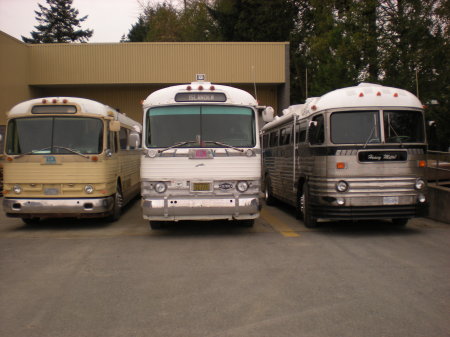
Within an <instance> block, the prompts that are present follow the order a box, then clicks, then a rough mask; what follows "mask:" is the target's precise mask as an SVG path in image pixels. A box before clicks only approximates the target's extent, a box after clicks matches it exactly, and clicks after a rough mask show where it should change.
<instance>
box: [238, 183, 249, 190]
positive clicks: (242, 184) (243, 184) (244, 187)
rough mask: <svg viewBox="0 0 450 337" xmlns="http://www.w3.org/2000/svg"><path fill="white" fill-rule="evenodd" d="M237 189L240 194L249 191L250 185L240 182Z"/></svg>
mask: <svg viewBox="0 0 450 337" xmlns="http://www.w3.org/2000/svg"><path fill="white" fill-rule="evenodd" d="M236 188H237V190H238V191H239V192H245V191H247V190H248V183H247V182H246V181H238V183H237V184H236Z"/></svg>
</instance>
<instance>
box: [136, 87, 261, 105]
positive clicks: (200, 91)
mask: <svg viewBox="0 0 450 337" xmlns="http://www.w3.org/2000/svg"><path fill="white" fill-rule="evenodd" d="M178 94H181V95H183V94H185V95H184V96H183V99H177V100H176V99H175V98H176V96H177V95H178ZM214 94H216V95H214ZM202 95H203V97H205V96H208V95H209V98H206V99H202V97H201V96H202ZM224 95H225V96H224ZM189 96H190V97H191V98H189ZM179 97H181V96H179ZM222 98H223V99H222ZM198 103H211V104H224V103H225V104H237V105H247V106H257V105H258V103H257V101H256V99H255V98H254V97H253V96H252V95H250V94H249V93H248V92H246V91H244V90H241V89H237V88H233V87H229V86H226V85H217V84H211V83H210V82H192V83H191V84H182V85H174V86H171V87H167V88H163V89H160V90H157V91H155V92H153V93H151V94H150V95H149V96H148V97H147V98H146V99H145V101H144V102H143V108H144V110H146V109H148V108H150V107H152V106H157V105H168V104H171V105H172V104H198Z"/></svg>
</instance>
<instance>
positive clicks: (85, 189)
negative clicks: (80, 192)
mask: <svg viewBox="0 0 450 337" xmlns="http://www.w3.org/2000/svg"><path fill="white" fill-rule="evenodd" d="M84 191H85V192H86V193H87V194H91V193H92V192H94V186H92V185H86V186H84Z"/></svg>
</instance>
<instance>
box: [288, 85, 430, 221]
mask: <svg viewBox="0 0 450 337" xmlns="http://www.w3.org/2000/svg"><path fill="white" fill-rule="evenodd" d="M297 120H298V123H301V122H304V121H306V123H307V125H308V130H307V137H306V139H305V140H304V141H303V142H300V143H299V144H298V145H296V147H297V150H296V153H297V154H298V155H297V156H296V158H295V161H296V163H297V175H296V179H294V188H293V190H295V192H296V193H294V195H295V201H294V202H293V203H294V204H295V205H296V206H297V208H298V210H299V214H300V215H301V216H302V217H303V219H304V222H305V225H306V226H308V227H314V226H316V225H317V220H318V219H331V220H361V219H391V220H392V221H393V223H394V224H397V225H405V224H406V223H407V221H408V219H410V218H413V217H418V216H424V215H426V213H427V208H428V200H427V190H426V181H425V169H426V157H425V156H426V150H427V146H426V142H425V128H424V117H423V110H422V105H421V104H420V102H419V100H418V99H417V98H416V97H415V96H414V95H412V94H410V93H408V92H406V91H404V90H401V89H397V88H389V87H382V86H378V85H371V84H365V85H360V86H358V87H351V88H344V89H338V90H335V91H333V92H330V93H328V94H326V95H324V96H322V97H319V98H315V99H312V100H309V102H307V103H306V104H305V105H304V106H303V107H302V109H301V112H300V113H299V114H298V119H297Z"/></svg>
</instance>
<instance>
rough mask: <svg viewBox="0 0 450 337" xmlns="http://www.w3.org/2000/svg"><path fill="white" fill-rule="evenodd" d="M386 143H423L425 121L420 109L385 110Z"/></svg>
mask: <svg viewBox="0 0 450 337" xmlns="http://www.w3.org/2000/svg"><path fill="white" fill-rule="evenodd" d="M383 117H384V134H385V138H386V143H422V142H424V140H425V132H424V121H423V117H422V113H421V112H420V111H411V110H410V111H408V110H403V111H399V110H394V111H387V110H386V111H384V116H383Z"/></svg>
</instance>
